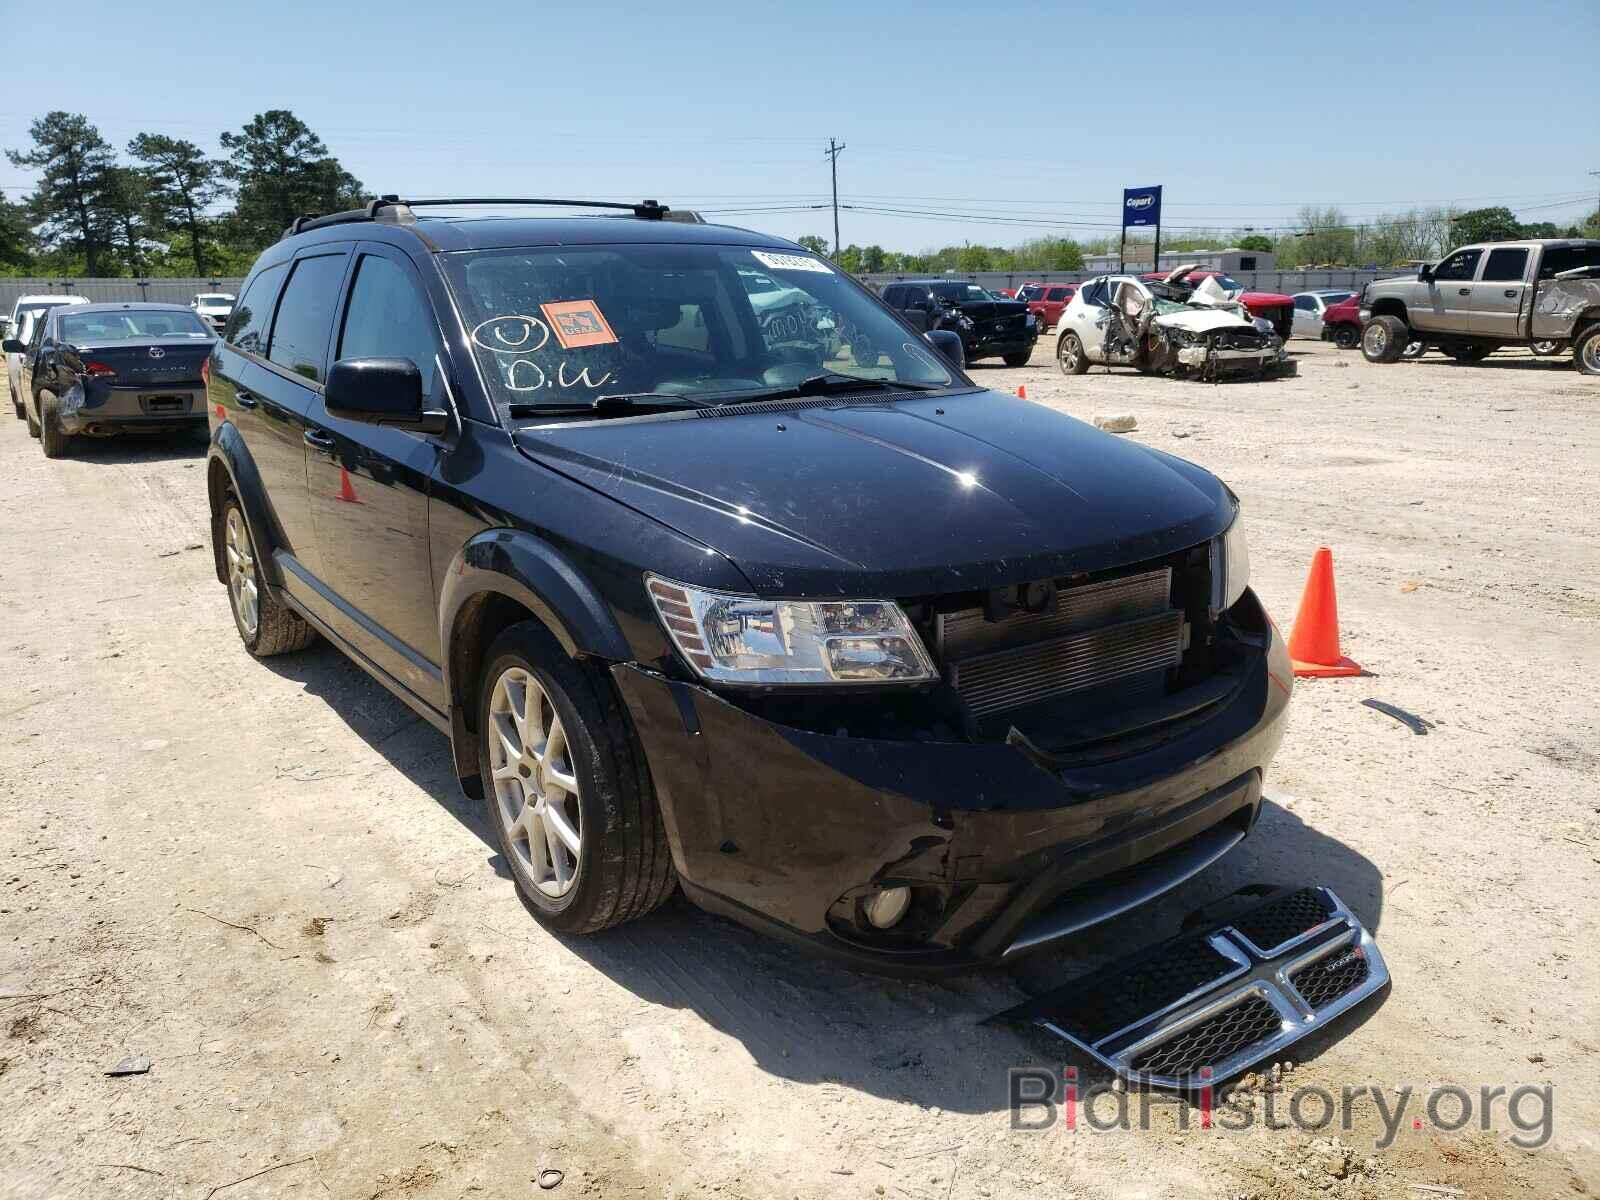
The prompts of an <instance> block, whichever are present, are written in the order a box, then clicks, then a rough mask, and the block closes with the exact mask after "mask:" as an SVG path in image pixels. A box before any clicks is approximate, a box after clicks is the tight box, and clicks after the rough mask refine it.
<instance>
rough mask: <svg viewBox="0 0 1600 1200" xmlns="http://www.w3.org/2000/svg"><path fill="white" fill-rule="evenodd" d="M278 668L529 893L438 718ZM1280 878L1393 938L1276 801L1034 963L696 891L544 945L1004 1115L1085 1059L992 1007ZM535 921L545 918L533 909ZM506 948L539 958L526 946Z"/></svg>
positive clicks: (908, 1089) (355, 686)
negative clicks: (895, 942)
mask: <svg viewBox="0 0 1600 1200" xmlns="http://www.w3.org/2000/svg"><path fill="white" fill-rule="evenodd" d="M264 665H266V666H268V667H269V668H271V669H272V670H274V671H276V672H277V673H278V674H279V675H281V676H283V677H284V678H286V679H290V680H293V681H294V682H296V683H298V684H300V685H301V686H303V687H304V688H305V690H306V691H307V692H308V693H310V694H311V695H314V696H316V697H318V698H320V699H321V700H322V701H323V702H324V703H326V704H327V705H328V706H329V707H330V708H331V709H332V710H333V711H334V712H335V713H336V714H337V715H338V716H339V718H340V719H341V720H343V721H344V722H345V723H346V724H347V725H348V726H349V727H350V728H351V729H352V730H353V731H354V732H355V733H356V734H357V735H358V736H360V737H361V738H362V739H363V740H364V741H365V742H366V743H367V744H368V745H369V746H371V747H372V749H374V750H375V751H377V752H378V753H379V754H380V755H382V756H383V757H384V758H385V759H386V760H387V761H388V762H389V764H390V765H391V766H393V767H394V768H395V769H396V770H397V771H399V772H401V773H402V774H403V775H405V777H406V778H407V779H409V780H410V781H411V782H412V783H413V784H415V785H416V786H417V787H418V788H419V789H420V790H422V791H424V792H426V793H427V794H428V795H429V796H431V797H433V799H434V800H436V801H437V802H438V803H439V804H440V805H441V806H442V807H443V808H444V809H445V810H446V811H447V812H449V813H450V814H451V815H452V816H454V817H455V818H456V820H458V821H460V822H461V824H462V825H463V826H464V827H466V828H467V829H468V830H469V831H471V832H472V834H473V835H474V836H476V837H477V838H478V840H479V841H480V842H482V843H483V846H484V848H485V862H486V863H487V864H488V865H489V866H490V867H491V868H492V869H493V870H494V871H495V872H496V874H498V875H500V876H501V877H502V878H504V879H505V880H506V882H505V884H504V886H506V887H510V886H512V885H511V883H510V880H509V876H508V874H507V871H506V867H505V864H504V862H503V860H502V859H501V857H500V853H499V848H498V846H497V845H496V843H495V835H494V832H493V830H492V829H491V828H490V827H489V824H488V820H487V818H486V815H485V813H484V809H483V805H482V803H481V802H480V801H477V800H472V799H469V798H467V797H465V796H463V795H462V794H461V790H460V788H459V786H458V785H457V783H456V779H455V773H454V767H453V764H452V762H451V756H450V749H449V745H448V743H447V742H446V740H445V739H444V737H443V736H442V735H441V734H439V733H438V732H437V731H435V730H434V729H433V727H432V726H431V725H429V724H428V723H427V722H425V721H424V720H422V719H421V718H420V717H418V716H417V715H416V714H414V713H413V712H412V711H411V710H410V709H409V708H407V707H406V706H405V705H404V704H403V703H401V701H400V700H398V699H396V698H395V697H394V696H392V695H391V694H390V693H389V692H388V691H386V690H385V689H384V688H383V687H382V686H380V685H379V684H378V683H377V682H375V681H374V680H372V679H371V678H370V677H368V676H367V675H366V674H365V673H364V672H363V671H362V670H361V669H360V668H358V667H357V666H356V665H355V664H354V663H352V662H350V661H349V660H348V659H347V658H345V656H344V655H343V654H341V653H339V652H338V651H337V650H335V649H334V648H333V647H331V646H329V645H327V644H326V643H319V644H318V645H317V646H315V647H313V648H312V649H310V650H308V651H306V652H305V653H302V654H296V655H287V656H283V657H279V658H273V659H268V660H265V662H264ZM1262 882H1265V883H1273V884H1307V883H1320V884H1326V885H1327V886H1329V887H1331V888H1333V890H1334V891H1335V892H1336V893H1338V895H1339V896H1340V897H1341V898H1342V899H1343V900H1344V901H1345V903H1346V904H1348V905H1349V906H1350V908H1351V909H1352V910H1354V911H1355V912H1356V913H1357V915H1359V916H1360V917H1361V919H1362V921H1363V922H1365V923H1366V925H1367V927H1368V928H1369V929H1371V930H1372V931H1373V932H1374V933H1377V931H1378V927H1379V923H1380V920H1381V916H1382V909H1383V880H1382V874H1381V872H1379V870H1378V868H1377V867H1376V866H1374V865H1373V864H1372V863H1371V862H1370V861H1369V860H1367V859H1366V858H1365V857H1363V856H1362V855H1360V854H1359V853H1357V852H1356V851H1355V850H1353V849H1351V848H1350V847H1348V846H1346V845H1344V844H1343V843H1342V842H1339V841H1338V840H1336V839H1334V838H1331V837H1329V836H1327V835H1326V834H1323V833H1321V832H1320V831H1318V830H1317V829H1315V828H1313V827H1312V826H1311V825H1309V824H1307V823H1306V822H1305V821H1303V820H1302V819H1301V818H1300V817H1299V816H1298V815H1296V813H1294V812H1293V811H1291V810H1290V809H1289V808H1287V807H1285V806H1284V805H1282V804H1279V803H1275V802H1274V801H1272V800H1268V801H1266V802H1265V803H1264V804H1263V809H1262V815H1261V819H1260V822H1259V823H1258V825H1257V827H1256V829H1255V831H1254V832H1253V833H1252V834H1251V836H1250V837H1249V838H1247V839H1246V840H1245V842H1244V843H1243V844H1242V845H1241V846H1239V847H1238V848H1237V849H1235V850H1234V851H1233V852H1232V853H1230V854H1229V855H1228V856H1227V857H1225V858H1224V859H1223V860H1222V861H1221V862H1219V863H1218V864H1217V865H1216V866H1214V867H1212V868H1210V869H1209V870H1207V871H1204V872H1202V873H1201V874H1200V875H1199V876H1197V877H1196V878H1195V879H1192V880H1190V881H1188V882H1187V883H1185V884H1183V885H1181V886H1180V887H1178V888H1175V889H1174V890H1173V891H1171V892H1169V893H1168V894H1167V895H1166V896H1164V897H1162V898H1161V899H1159V900H1157V901H1155V902H1154V903H1152V904H1149V905H1146V906H1145V907H1143V908H1141V909H1139V910H1137V911H1135V912H1133V913H1129V914H1126V915H1124V916H1121V917H1118V918H1116V919H1115V920H1112V921H1109V922H1107V923H1105V924H1104V925H1100V926H1098V927H1096V928H1094V929H1092V930H1089V931H1087V932H1085V933H1083V934H1080V935H1078V936H1076V937H1074V938H1073V939H1071V940H1070V941H1069V942H1068V943H1067V944H1065V945H1064V946H1061V947H1059V948H1053V949H1049V950H1045V951H1042V952H1040V953H1038V954H1035V955H1032V956H1030V957H1029V958H1027V959H1024V960H1023V961H1022V962H1021V963H1019V964H1018V965H1016V966H1011V967H1006V968H994V969H988V970H979V971H973V972H968V973H965V974H960V975H955V976H950V977H944V978H936V979H921V978H911V979H897V978H890V977H885V976H880V975H876V974H872V973H869V972H866V971H862V970H859V969H857V968H855V967H852V966H850V965H847V964H843V963H838V962H834V961H832V960H830V959H827V958H822V957H819V956H817V955H814V954H812V953H809V952H807V951H806V950H803V949H800V948H796V947H793V946H790V945H788V944H786V943H784V942H782V941H779V940H776V939H773V938H770V937H767V936H764V935H762V934H758V933H755V932H753V931H751V930H748V929H746V928H744V927H743V926H741V925H738V924H735V923H734V922H732V921H728V920H725V919H723V918H721V917H716V916H712V915H710V914H708V913H705V912H702V911H701V910H700V909H698V908H696V907H695V906H694V905H692V904H690V903H689V902H688V901H686V900H685V899H683V897H682V896H681V895H680V896H677V897H675V898H674V899H672V900H671V901H669V902H668V903H667V904H666V905H665V906H663V907H662V908H661V909H659V910H658V911H656V912H655V913H653V914H651V915H650V916H648V917H646V918H644V919H642V920H638V921H634V922H631V923H629V924H626V925H623V926H620V927H618V928H616V929H612V930H609V931H607V932H605V933H602V934H597V935H594V936H590V937H563V936H554V935H552V936H551V941H550V942H546V943H545V947H546V948H545V949H544V950H540V951H538V952H539V953H549V952H556V953H559V952H561V951H558V950H556V947H560V948H561V950H564V951H565V952H567V953H570V954H572V955H573V956H574V957H576V958H578V959H581V960H583V961H584V962H586V963H588V964H589V965H590V966H591V967H593V968H594V969H595V970H597V971H600V972H601V973H603V974H604V975H605V976H606V977H607V978H609V979H610V980H611V981H612V982H614V983H616V984H618V985H619V986H621V987H624V988H626V989H627V990H628V991H629V992H631V993H633V994H634V995H635V996H637V997H638V998H639V999H640V1000H642V1001H644V1002H646V1003H648V1004H653V1005H663V1006H666V1007H670V1008H674V1009H684V1010H691V1011H693V1012H695V1013H696V1014H698V1015H699V1017H700V1018H701V1020H702V1021H704V1022H705V1024H706V1025H707V1026H709V1027H710V1028H712V1029H715V1030H717V1031H718V1032H719V1033H721V1034H723V1035H725V1036H727V1037H729V1038H732V1039H734V1040H736V1041H737V1042H739V1043H740V1045H741V1046H742V1047H743V1048H744V1050H745V1052H746V1053H748V1054H749V1056H750V1057H751V1059H752V1060H753V1061H754V1062H755V1063H756V1065H757V1066H759V1067H760V1068H761V1069H762V1070H763V1071H766V1072H768V1073H770V1074H772V1075H774V1076H777V1077H779V1078H782V1079H785V1080H788V1081H791V1082H794V1083H803V1084H807V1085H816V1086H819V1087H823V1088H828V1087H836V1088H847V1089H850V1090H853V1091H860V1092H866V1093H868V1094H871V1095H875V1096H879V1097H883V1098H885V1099H890V1100H895V1101H899V1102H903V1103H908V1104H915V1105H918V1106H921V1107H923V1108H929V1107H937V1108H941V1109H945V1110H948V1111H951V1112H971V1113H988V1112H1003V1111H1005V1109H1006V1108H1007V1106H1008V1102H1009V1101H1008V1094H1007V1087H1008V1079H1009V1075H1008V1071H1009V1069H1010V1068H1012V1067H1059V1066H1060V1064H1061V1063H1062V1062H1072V1061H1074V1058H1073V1053H1074V1052H1073V1051H1072V1050H1071V1048H1070V1047H1068V1046H1067V1045H1066V1043H1064V1042H1060V1041H1058V1040H1056V1039H1054V1038H1051V1037H1049V1036H1048V1035H1047V1034H1044V1033H1042V1032H1040V1031H1037V1030H1034V1029H1031V1028H1021V1029H1019V1028H1015V1027H1012V1026H1007V1025H999V1024H996V1025H985V1024H983V1023H982V1022H983V1021H984V1020H985V1019H986V1018H988V1017H990V1016H993V1015H994V1014H995V1013H998V1012H1001V1011H1003V1010H1005V1009H1007V1008H1010V1007H1012V1006H1013V1005H1016V1004H1020V1003H1022V1002H1023V1001H1024V1000H1026V999H1028V998H1030V997H1031V996H1036V995H1039V994H1041V993H1043V992H1046V991H1049V990H1051V989H1053V988H1056V987H1060V986H1061V985H1063V984H1065V983H1067V982H1069V981H1070V980H1071V979H1073V978H1075V977H1077V976H1079V975H1082V974H1084V973H1085V972H1088V971H1091V970H1094V969H1096V968H1097V967H1099V966H1101V965H1103V964H1105V963H1106V962H1109V961H1111V960H1113V959H1115V958H1117V957H1118V956H1120V955H1123V954H1126V953H1129V952H1130V951H1131V950H1133V949H1135V948H1139V947H1143V946H1147V945H1150V944H1152V943H1154V942H1157V941H1160V940H1162V939H1164V938H1167V937H1170V936H1172V935H1173V934H1175V933H1177V932H1179V930H1180V929H1181V927H1182V923H1183V919H1184V918H1185V917H1186V916H1187V915H1188V914H1189V913H1191V912H1192V911H1194V910H1195V909H1196V908H1198V907H1200V906H1201V905H1204V904H1207V903H1209V902H1211V901H1213V900H1216V899H1217V898H1219V897H1222V896H1226V895H1229V894H1230V893H1232V892H1234V891H1236V890H1238V889H1239V888H1241V887H1243V886H1244V885H1246V884H1252V883H1262ZM524 906H525V907H526V901H524ZM528 919H529V921H530V922H532V921H533V920H534V917H533V915H532V913H531V911H530V914H529V917H528ZM539 941H540V939H537V938H536V939H535V944H536V945H537V944H539ZM1380 944H1381V943H1380ZM506 952H507V953H521V952H522V951H520V950H518V949H517V948H516V947H513V946H508V947H507V948H506ZM1372 1009H1373V1006H1372V1005H1367V1006H1365V1007H1364V1009H1363V1010H1361V1011H1360V1012H1358V1013H1357V1014H1352V1018H1353V1019H1347V1020H1344V1021H1341V1022H1339V1023H1336V1025H1335V1027H1334V1028H1333V1030H1332V1031H1331V1034H1330V1036H1328V1037H1325V1038H1324V1039H1323V1045H1324V1046H1326V1045H1327V1044H1331V1043H1332V1042H1334V1041H1337V1040H1338V1038H1339V1037H1341V1036H1344V1035H1345V1033H1346V1032H1348V1031H1349V1030H1350V1029H1353V1028H1354V1026H1355V1023H1356V1022H1357V1021H1360V1020H1363V1019H1364V1016H1365V1015H1366V1014H1369V1013H1370V1011H1372ZM1314 1049H1315V1048H1308V1047H1306V1046H1305V1045H1304V1044H1302V1045H1301V1046H1298V1047H1296V1048H1295V1050H1294V1051H1292V1053H1293V1054H1294V1056H1295V1058H1296V1059H1297V1061H1305V1060H1306V1059H1307V1058H1308V1057H1309V1053H1308V1050H1312V1051H1314ZM1077 1061H1079V1062H1080V1065H1082V1066H1084V1067H1085V1068H1089V1064H1088V1063H1087V1062H1084V1061H1083V1060H1077ZM1094 1077H1095V1075H1094V1071H1093V1069H1086V1070H1085V1073H1084V1074H1083V1076H1082V1078H1083V1079H1084V1081H1085V1083H1088V1082H1090V1081H1092V1080H1093V1078H1094Z"/></svg>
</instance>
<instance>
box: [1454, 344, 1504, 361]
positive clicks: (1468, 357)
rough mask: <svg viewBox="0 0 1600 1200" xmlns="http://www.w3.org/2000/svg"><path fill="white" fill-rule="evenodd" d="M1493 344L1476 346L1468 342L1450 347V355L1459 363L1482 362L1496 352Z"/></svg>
mask: <svg viewBox="0 0 1600 1200" xmlns="http://www.w3.org/2000/svg"><path fill="white" fill-rule="evenodd" d="M1494 350H1495V348H1494V347H1493V346H1476V345H1472V344H1471V343H1468V344H1467V345H1464V346H1452V347H1450V357H1451V358H1453V359H1455V360H1456V361H1457V362H1458V363H1480V362H1482V361H1483V360H1484V359H1486V358H1488V357H1489V355H1491V354H1493V353H1494Z"/></svg>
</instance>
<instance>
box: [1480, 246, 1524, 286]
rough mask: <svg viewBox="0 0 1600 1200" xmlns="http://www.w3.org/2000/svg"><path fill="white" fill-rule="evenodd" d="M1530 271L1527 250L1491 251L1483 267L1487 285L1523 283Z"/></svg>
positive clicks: (1484, 280) (1484, 279)
mask: <svg viewBox="0 0 1600 1200" xmlns="http://www.w3.org/2000/svg"><path fill="white" fill-rule="evenodd" d="M1527 269H1528V252H1527V250H1525V249H1523V250H1512V249H1504V250H1491V251H1489V261H1488V262H1486V263H1485V264H1484V266H1483V282H1485V283H1521V282H1522V276H1523V274H1524V273H1525V272H1526V271H1527Z"/></svg>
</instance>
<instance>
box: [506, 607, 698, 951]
mask: <svg viewBox="0 0 1600 1200" xmlns="http://www.w3.org/2000/svg"><path fill="white" fill-rule="evenodd" d="M485 657H486V659H487V661H488V666H487V668H486V669H485V670H484V673H483V677H482V683H481V685H480V688H479V695H478V770H479V773H480V776H481V778H482V780H483V794H484V803H485V806H486V808H487V809H488V816H489V821H490V823H491V824H492V825H493V826H494V829H495V834H496V836H497V837H498V839H499V844H500V852H501V854H502V855H504V857H505V860H506V862H507V863H508V864H509V865H510V867H511V875H512V878H513V879H514V880H515V881H516V884H517V890H518V891H520V892H521V893H522V895H523V897H524V899H526V901H527V902H528V904H529V906H530V907H531V908H532V909H533V911H534V914H535V915H536V916H537V917H538V918H539V920H540V922H541V923H542V924H544V925H546V926H548V927H549V928H551V929H553V930H555V931H556V932H558V933H569V934H581V933H597V932H599V931H600V930H602V929H609V928H610V927H611V926H613V925H620V924H622V923H623V922H624V921H631V920H633V919H634V918H636V917H642V916H644V915H645V914H646V913H648V912H650V911H651V910H653V909H655V908H657V907H658V906H659V905H660V904H661V903H662V902H663V901H665V900H666V899H667V897H668V896H670V895H671V894H672V890H673V887H674V886H675V884H676V880H677V877H676V875H674V873H673V869H672V855H671V852H670V851H669V850H668V848H667V839H666V833H665V831H664V830H663V828H662V823H661V813H660V810H659V809H658V808H657V806H656V799H655V791H654V789H653V788H652V786H651V784H650V775H649V772H648V771H647V769H646V767H645V762H644V755H643V753H642V752H641V751H640V749H639V745H638V742H637V739H636V738H635V737H634V735H633V730H632V727H631V726H630V725H629V724H628V720H627V717H626V715H625V713H624V710H623V707H622V702H621V700H620V698H619V697H618V696H617V693H616V689H615V687H614V686H613V685H612V683H611V680H610V679H609V678H608V677H607V676H606V675H605V674H604V673H603V672H601V671H600V670H599V669H598V668H596V667H592V666H589V665H588V664H585V663H581V662H577V661H575V660H573V659H572V658H569V657H568V656H567V654H566V652H565V651H563V650H562V648H561V646H560V644H559V643H558V642H557V641H556V640H555V638H553V637H552V636H551V635H550V633H549V631H548V630H546V629H545V628H544V626H542V625H540V624H539V623H538V622H536V621H524V622H521V623H520V624H517V625H513V626H511V627H510V628H508V629H506V630H505V631H504V632H503V633H501V635H500V636H499V637H498V638H496V639H495V641H494V644H493V645H492V646H490V648H489V652H488V654H487V655H486V656H485Z"/></svg>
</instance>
